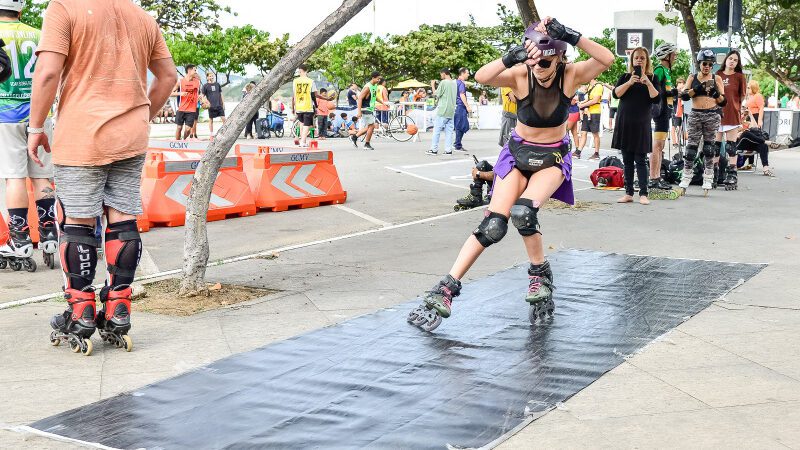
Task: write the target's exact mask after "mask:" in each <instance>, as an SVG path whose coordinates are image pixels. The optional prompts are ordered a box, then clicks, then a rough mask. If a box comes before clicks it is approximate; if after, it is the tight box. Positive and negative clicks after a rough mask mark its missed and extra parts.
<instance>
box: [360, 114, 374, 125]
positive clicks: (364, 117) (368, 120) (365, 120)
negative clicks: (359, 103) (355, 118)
mask: <svg viewBox="0 0 800 450" xmlns="http://www.w3.org/2000/svg"><path fill="white" fill-rule="evenodd" d="M361 123H362V124H363V125H362V126H365V127H366V126H369V125H372V124H374V123H375V113H374V112H372V111H361Z"/></svg>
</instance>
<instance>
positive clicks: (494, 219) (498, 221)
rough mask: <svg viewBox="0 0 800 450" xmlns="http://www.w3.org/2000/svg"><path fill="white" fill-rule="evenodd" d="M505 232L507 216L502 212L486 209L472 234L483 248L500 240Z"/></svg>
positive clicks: (506, 229) (506, 230)
mask: <svg viewBox="0 0 800 450" xmlns="http://www.w3.org/2000/svg"><path fill="white" fill-rule="evenodd" d="M507 232H508V218H506V216H504V215H502V214H498V213H496V212H491V211H489V210H486V215H485V216H484V218H483V220H482V221H481V223H480V225H478V228H476V229H475V231H473V232H472V234H473V235H475V237H476V238H477V239H478V242H480V243H481V245H482V246H483V247H484V248H485V247H488V246H490V245H492V244H496V243H498V242H500V240H501V239H503V236H505V235H506V233H507Z"/></svg>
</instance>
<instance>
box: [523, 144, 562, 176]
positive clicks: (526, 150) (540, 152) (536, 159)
mask: <svg viewBox="0 0 800 450" xmlns="http://www.w3.org/2000/svg"><path fill="white" fill-rule="evenodd" d="M508 149H509V150H510V151H511V154H512V155H513V156H514V162H515V165H516V166H517V169H519V170H526V171H529V172H538V171H540V170H542V169H547V168H548V167H553V166H556V165H558V166H559V167H560V166H561V163H562V162H564V154H565V152H566V151H568V149H567V147H566V146H565V145H561V146H559V147H542V146H539V145H531V144H523V143H521V142H517V141H516V140H514V139H510V140H509V141H508Z"/></svg>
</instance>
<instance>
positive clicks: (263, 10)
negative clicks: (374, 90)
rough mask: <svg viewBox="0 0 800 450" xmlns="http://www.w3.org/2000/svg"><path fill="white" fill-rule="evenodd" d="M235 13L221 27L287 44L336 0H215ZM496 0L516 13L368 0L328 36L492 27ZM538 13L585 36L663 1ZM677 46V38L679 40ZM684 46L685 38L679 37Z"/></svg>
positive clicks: (581, 2) (486, 0)
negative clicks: (261, 33)
mask: <svg viewBox="0 0 800 450" xmlns="http://www.w3.org/2000/svg"><path fill="white" fill-rule="evenodd" d="M220 3H223V4H226V5H228V6H231V7H232V8H233V9H234V11H236V12H238V13H239V15H238V17H231V16H228V17H223V18H222V25H223V26H232V25H245V24H248V23H249V24H252V25H254V26H256V27H257V28H259V29H262V30H265V31H269V32H270V33H271V34H274V35H282V34H283V33H289V35H290V38H291V40H292V42H296V41H298V40H299V39H301V38H302V37H303V36H305V35H306V34H307V33H308V32H309V31H311V29H312V28H313V27H314V26H316V25H317V24H318V23H319V22H321V21H322V19H324V18H325V17H326V16H327V15H328V14H330V13H331V11H333V10H334V9H335V8H336V7H337V6H338V5H339V4H340V1H338V0H220ZM497 3H502V4H504V5H506V6H508V7H509V8H512V9H513V10H515V11H516V2H515V1H514V0H374V1H373V3H372V4H370V5H369V6H367V7H366V8H365V9H364V10H362V11H361V13H360V14H358V15H357V16H356V17H355V18H354V19H353V20H351V21H350V22H349V23H348V24H347V25H345V26H344V27H343V28H342V29H341V30H340V31H339V32H338V33H337V34H336V35H335V36H334V38H333V40H334V41H335V40H339V39H341V38H342V37H344V36H347V35H349V34H354V33H361V32H373V31H374V32H377V33H378V34H386V33H391V34H404V33H407V32H408V31H410V30H413V29H416V28H418V27H419V25H420V24H423V23H427V24H444V23H449V22H462V23H466V22H468V21H469V15H470V14H472V15H473V16H475V20H476V21H477V23H478V25H482V26H487V25H496V24H498V23H499V20H498V18H497V14H496V11H497ZM536 5H537V7H538V9H539V14H541V15H542V16H543V17H544V16H553V17H556V18H558V19H559V21H560V22H561V23H563V24H565V25H567V26H570V27H572V28H574V29H576V30H578V31H580V32H581V33H583V34H586V35H589V36H596V35H599V34H600V33H601V32H602V30H603V28H611V27H613V26H614V12H615V11H627V10H663V8H664V0H536ZM679 44H681V42H680V41H679ZM683 44H684V45H682V46H685V47H688V41H687V40H685V39H684V42H683Z"/></svg>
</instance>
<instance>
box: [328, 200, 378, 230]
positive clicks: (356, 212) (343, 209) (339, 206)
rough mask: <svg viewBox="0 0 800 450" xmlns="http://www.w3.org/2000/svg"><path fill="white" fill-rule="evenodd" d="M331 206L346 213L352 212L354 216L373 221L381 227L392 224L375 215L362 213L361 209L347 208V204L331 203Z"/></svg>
mask: <svg viewBox="0 0 800 450" xmlns="http://www.w3.org/2000/svg"><path fill="white" fill-rule="evenodd" d="M333 207H334V208H336V209H341V210H342V211H344V212H346V213H350V214H352V215H354V216H358V217H360V218H362V219H364V220H366V221H367V222H372V223H374V224H375V225H380V226H382V227H388V226H391V225H392V224H391V223H390V222H386V221H384V220H381V219H377V218H375V217H372V216H370V215H369V214H364V213H362V212H361V211H356V210H355V209H352V208H348V207H347V206H344V205H333Z"/></svg>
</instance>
